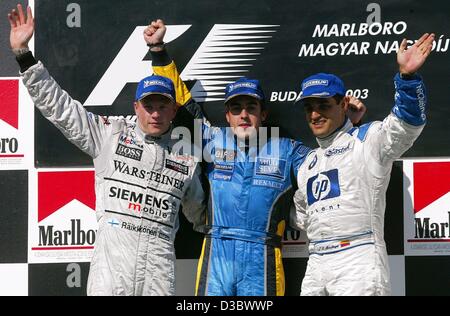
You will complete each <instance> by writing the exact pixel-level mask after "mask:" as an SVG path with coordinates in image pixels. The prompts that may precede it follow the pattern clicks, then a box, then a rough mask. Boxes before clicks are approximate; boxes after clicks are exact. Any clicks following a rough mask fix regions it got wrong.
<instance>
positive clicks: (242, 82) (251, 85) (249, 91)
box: [225, 78, 265, 103]
mask: <svg viewBox="0 0 450 316" xmlns="http://www.w3.org/2000/svg"><path fill="white" fill-rule="evenodd" d="M240 95H248V96H250V97H254V98H255V99H258V100H261V101H262V100H264V99H265V97H264V92H263V90H262V88H261V84H260V83H259V80H254V79H248V78H241V79H239V80H237V81H236V82H233V83H230V84H228V85H227V87H226V88H225V103H227V102H228V101H230V100H231V99H232V98H234V97H237V96H240Z"/></svg>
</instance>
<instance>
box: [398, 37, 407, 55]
mask: <svg viewBox="0 0 450 316" xmlns="http://www.w3.org/2000/svg"><path fill="white" fill-rule="evenodd" d="M407 44H408V41H407V40H406V38H404V39H403V41H402V43H401V44H400V48H399V49H398V52H399V53H401V52H404V51H405V50H406V46H407Z"/></svg>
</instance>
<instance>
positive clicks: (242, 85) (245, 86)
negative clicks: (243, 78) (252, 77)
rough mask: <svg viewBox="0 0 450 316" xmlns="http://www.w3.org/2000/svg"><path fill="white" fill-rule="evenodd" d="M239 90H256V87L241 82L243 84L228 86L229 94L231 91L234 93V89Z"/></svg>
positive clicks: (252, 84) (249, 83)
mask: <svg viewBox="0 0 450 316" xmlns="http://www.w3.org/2000/svg"><path fill="white" fill-rule="evenodd" d="M239 88H250V89H257V88H258V87H257V86H256V84H254V83H251V82H247V83H245V82H243V83H237V84H233V85H231V86H230V92H231V91H234V90H236V89H239Z"/></svg>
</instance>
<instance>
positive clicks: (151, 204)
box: [8, 5, 206, 295]
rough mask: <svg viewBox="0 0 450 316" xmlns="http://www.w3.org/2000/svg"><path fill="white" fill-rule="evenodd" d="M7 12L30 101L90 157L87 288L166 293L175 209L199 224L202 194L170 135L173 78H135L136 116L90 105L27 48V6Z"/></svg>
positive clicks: (191, 164) (170, 285) (191, 161)
mask: <svg viewBox="0 0 450 316" xmlns="http://www.w3.org/2000/svg"><path fill="white" fill-rule="evenodd" d="M8 17H9V20H10V23H11V47H12V49H13V52H14V53H15V54H16V56H17V61H18V62H19V65H20V68H21V77H22V79H23V83H24V85H25V87H26V88H27V89H28V92H29V94H30V96H31V97H32V99H33V102H34V104H35V106H36V107H37V108H38V109H39V110H40V111H41V113H42V115H43V116H44V117H45V118H47V119H48V120H49V121H50V122H51V123H53V124H54V125H55V126H56V127H57V128H58V129H59V130H60V131H61V132H62V133H63V134H64V136H65V137H66V138H67V139H68V140H70V141H71V142H72V143H74V144H75V145H76V146H78V147H79V148H80V149H81V150H82V151H84V152H85V153H87V154H88V155H89V156H91V157H92V158H93V161H94V166H95V191H96V199H97V200H96V211H97V220H98V224H99V230H98V233H97V240H96V244H95V252H94V256H93V258H92V262H91V267H90V274H89V280H88V287H87V293H88V295H174V294H175V284H174V283H175V267H174V262H175V251H174V239H175V234H176V232H177V230H178V212H179V210H180V207H181V205H183V212H184V214H185V215H186V217H187V219H188V220H189V221H191V222H192V223H194V229H197V230H200V231H202V229H201V228H202V225H203V224H204V223H205V212H204V211H205V205H206V200H205V195H204V190H203V187H202V183H201V181H200V179H201V178H200V174H201V172H200V165H199V164H198V160H197V159H196V158H194V157H193V156H190V155H186V154H184V153H183V152H182V151H181V150H182V149H183V148H189V150H190V147H189V146H190V144H188V143H186V144H183V143H180V140H179V139H173V138H172V135H171V134H172V133H171V132H172V129H171V120H172V119H173V117H175V113H176V103H175V90H174V86H173V83H172V82H171V81H170V80H169V79H167V78H165V77H161V76H150V77H147V78H145V79H143V80H142V81H141V82H140V83H139V85H138V89H137V91H136V99H135V111H136V114H137V116H138V122H137V123H134V122H130V121H126V120H125V119H122V118H118V119H108V118H105V117H101V116H99V115H96V114H93V113H90V112H88V111H86V109H85V108H84V107H83V105H82V104H81V103H80V102H78V101H76V100H73V99H72V98H71V97H70V96H69V95H68V93H67V92H65V91H64V90H62V89H61V87H60V86H59V85H58V84H57V83H56V81H55V80H54V79H53V78H52V77H51V76H50V75H49V73H48V71H47V70H46V69H45V67H44V65H43V64H42V63H41V62H37V61H36V60H35V59H34V57H33V55H32V53H31V52H30V51H29V48H28V41H29V40H30V38H31V36H32V34H33V32H34V22H33V18H32V14H31V10H30V9H29V8H28V16H27V21H26V22H25V18H24V14H23V11H22V7H21V6H20V5H19V6H18V12H17V11H12V12H11V13H10V14H9V15H8ZM164 111H166V112H164ZM155 113H156V114H155ZM163 115H164V116H165V119H164V120H163V119H161V118H160V117H162V116H163ZM150 117H151V119H150ZM153 119H154V120H155V121H152V120H153ZM155 130H156V131H160V132H152V131H155ZM150 135H152V136H150ZM183 141H184V140H183ZM188 142H189V143H190V141H188ZM175 144H176V145H177V146H176V148H175V147H174V145H175ZM178 145H181V146H180V147H178ZM183 145H184V146H183ZM177 148H179V149H177ZM190 152H192V151H190ZM68 185H70V184H68Z"/></svg>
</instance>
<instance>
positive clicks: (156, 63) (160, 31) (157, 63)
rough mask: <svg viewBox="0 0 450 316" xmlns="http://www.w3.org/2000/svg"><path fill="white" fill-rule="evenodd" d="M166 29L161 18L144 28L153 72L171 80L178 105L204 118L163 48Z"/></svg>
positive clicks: (194, 115)
mask: <svg viewBox="0 0 450 316" xmlns="http://www.w3.org/2000/svg"><path fill="white" fill-rule="evenodd" d="M166 30H167V28H166V25H165V24H164V22H163V21H162V20H156V21H152V22H151V23H150V25H149V26H148V27H147V28H146V29H145V30H144V39H145V42H146V43H147V45H148V46H149V47H150V52H151V54H152V67H153V72H154V73H155V74H157V75H160V76H164V77H167V78H170V79H171V80H172V81H173V83H174V86H175V89H176V96H177V103H178V104H179V106H181V107H185V108H186V110H187V111H188V112H189V113H190V114H191V115H192V116H193V117H194V118H195V119H205V117H204V114H203V111H202V108H201V107H200V105H199V104H198V103H197V102H195V100H193V99H192V95H191V93H190V92H189V89H188V88H187V87H186V85H185V84H184V82H183V80H181V77H180V74H179V72H178V69H177V66H176V65H175V62H174V61H173V60H172V58H171V57H170V56H169V54H168V52H167V50H166V49H165V45H164V36H165V34H166ZM205 120H206V119H205Z"/></svg>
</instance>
